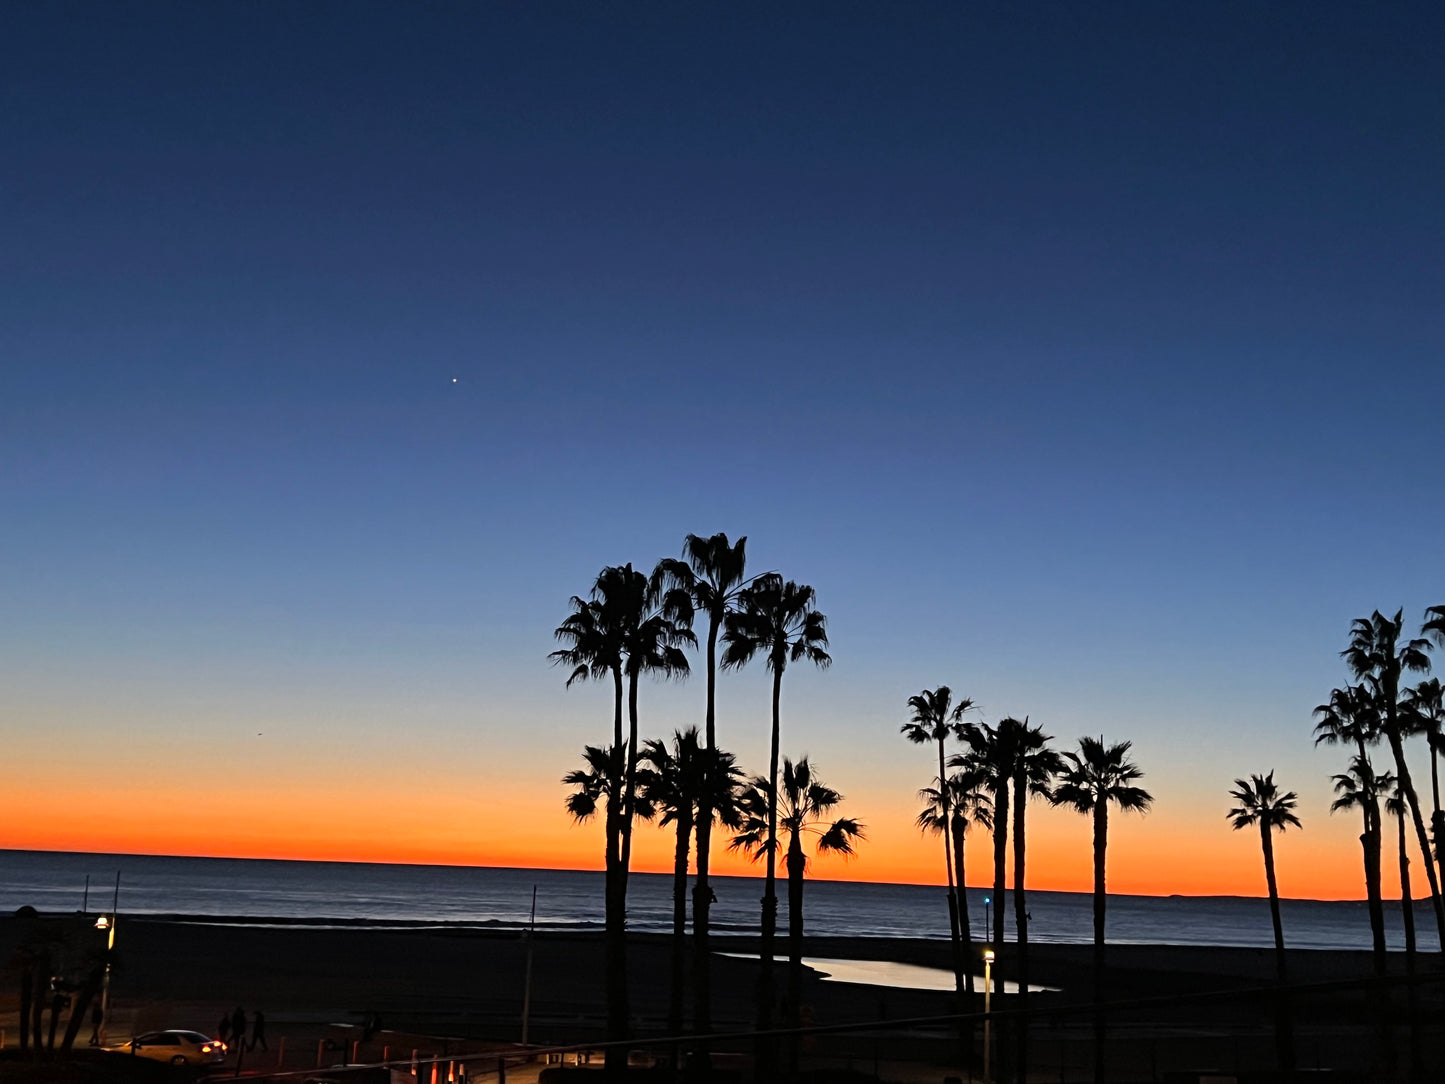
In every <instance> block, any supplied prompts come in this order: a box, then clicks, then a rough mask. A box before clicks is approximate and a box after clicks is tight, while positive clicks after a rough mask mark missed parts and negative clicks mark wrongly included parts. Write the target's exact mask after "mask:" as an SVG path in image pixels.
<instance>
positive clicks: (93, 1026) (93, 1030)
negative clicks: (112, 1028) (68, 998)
mask: <svg viewBox="0 0 1445 1084" xmlns="http://www.w3.org/2000/svg"><path fill="white" fill-rule="evenodd" d="M103 1023H105V1006H104V1005H103V1004H102V1003H101V1002H100V1001H99V1000H93V1001H91V1003H90V1045H91V1046H99V1045H100V1025H101V1024H103Z"/></svg>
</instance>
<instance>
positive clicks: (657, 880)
mask: <svg viewBox="0 0 1445 1084" xmlns="http://www.w3.org/2000/svg"><path fill="white" fill-rule="evenodd" d="M117 873H119V874H120V908H119V909H120V913H121V914H122V915H125V914H133V915H161V914H166V915H171V914H175V915H188V916H205V917H210V918H214V919H217V920H225V919H227V918H248V919H275V920H279V921H287V922H288V923H295V922H304V923H307V924H310V925H327V924H337V923H347V922H357V921H364V922H370V923H378V924H388V925H395V926H416V925H431V924H437V923H448V924H455V925H461V926H478V927H496V928H502V929H506V928H519V927H521V926H524V925H525V924H526V922H527V920H528V911H529V908H530V906H531V901H532V888H533V886H534V885H535V886H536V889H537V927H538V929H554V930H562V929H591V928H597V929H600V928H601V926H602V874H601V873H597V872H588V871H577V870H543V869H504V868H492V867H482V866H403V865H380V864H369V863H359V862H291V861H274V860H267V859H251V858H173V857H161V856H149V855H121V854H76V853H68V852H58V851H4V850H0V912H10V911H14V910H15V909H16V908H18V907H21V906H24V905H27V904H28V905H30V906H32V907H35V908H36V909H37V910H40V911H76V910H79V909H80V908H81V905H82V896H83V892H84V886H85V881H86V877H87V875H88V876H89V878H90V897H89V909H90V910H91V911H92V912H95V911H102V910H105V911H108V910H109V909H110V904H111V898H112V893H113V892H114V887H115V879H116V874H117ZM714 890H715V892H716V894H717V899H718V902H717V905H716V906H715V907H714V909H713V917H714V922H715V923H716V928H717V932H718V934H719V935H722V936H726V935H728V934H746V933H752V932H755V931H756V928H757V923H758V899H759V897H760V896H761V894H762V881H761V879H758V878H748V877H716V878H714ZM989 895H991V894H990V893H989V892H987V891H986V890H984V889H976V888H970V889H969V890H968V907H969V915H970V918H971V920H972V925H973V930H974V934H975V936H976V937H979V938H982V935H983V929H984V914H985V906H984V899H985V897H987V896H989ZM779 897H780V901H781V908H782V911H783V914H782V915H781V916H780V922H782V923H784V924H785V923H786V920H787V915H786V910H787V899H786V891H785V890H784V886H783V885H782V883H781V882H780V884H779ZM1092 907H1093V902H1092V897H1091V896H1090V895H1089V894H1087V893H1076V892H1038V891H1031V892H1029V894H1028V908H1029V913H1030V915H1031V916H1032V918H1031V921H1030V925H1029V936H1030V938H1031V939H1032V940H1035V941H1046V942H1056V943H1072V944H1085V943H1088V942H1089V941H1091V940H1092V937H1093V925H1092V923H1093V918H1092V915H1093V912H1092ZM1281 910H1282V912H1283V923H1284V932H1285V942H1286V944H1287V945H1289V946H1290V947H1292V948H1316V949H1368V948H1369V947H1370V927H1369V919H1368V916H1367V913H1366V910H1365V904H1364V903H1363V902H1350V901H1346V902H1333V901H1319V900H1285V901H1283V903H1282V905H1281ZM1416 915H1417V920H1416V928H1417V930H1418V932H1419V937H1420V948H1421V949H1422V950H1424V951H1430V952H1433V951H1436V950H1437V947H1438V941H1437V938H1436V934H1435V928H1434V927H1435V923H1434V921H1433V917H1432V914H1431V912H1430V908H1429V904H1428V902H1426V903H1424V904H1418V903H1417V905H1416ZM671 916H672V878H671V877H669V876H666V875H663V874H649V873H634V874H633V875H632V877H631V880H630V882H629V891H628V925H629V928H631V929H634V930H640V931H650V932H667V931H668V930H670V929H671V922H672V917H671ZM805 918H806V924H807V925H806V929H807V932H809V933H812V934H820V935H833V936H839V937H931V938H947V936H948V910H947V904H946V902H945V898H944V894H943V890H942V889H941V888H938V887H931V886H925V885H895V884H866V883H862V882H853V881H809V882H808V885H807V890H806V894H805ZM1400 918H1401V914H1400V907H1399V904H1398V903H1392V904H1387V911H1386V926H1387V932H1388V936H1389V941H1390V946H1391V948H1403V941H1404V934H1403V931H1402V929H1401V923H1400ZM1006 919H1007V927H1006V928H1007V930H1008V931H1009V933H1008V937H1009V938H1010V939H1012V936H1013V935H1012V930H1013V901H1012V897H1011V896H1010V897H1009V899H1008V900H1007V903H1006ZM1108 933H1109V940H1110V942H1112V943H1117V944H1172V945H1238V946H1244V947H1258V948H1268V947H1271V946H1272V945H1273V943H1274V942H1273V934H1272V932H1271V929H1270V919H1269V904H1268V901H1266V900H1263V899H1256V898H1251V897H1239V896H1112V895H1111V896H1110V897H1109V911H1108Z"/></svg>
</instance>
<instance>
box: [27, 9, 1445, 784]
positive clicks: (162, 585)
mask: <svg viewBox="0 0 1445 1084" xmlns="http://www.w3.org/2000/svg"><path fill="white" fill-rule="evenodd" d="M772 7H773V6H772V5H758V6H736V5H727V6H724V5H718V6H716V7H715V8H711V9H710V8H707V7H706V6H703V5H656V6H649V5H602V4H577V5H542V4H535V5H534V4H528V5H510V6H502V5H489V6H488V5H468V6H463V5H457V6H453V7H446V6H442V5H428V6H426V7H425V8H423V7H422V6H420V5H394V6H379V5H368V4H345V5H343V4H313V5H304V6H303V5H280V4H278V5H256V4H204V5H194V4H191V5H177V6H174V7H167V6H165V5H161V4H154V5H145V6H139V7H136V6H126V7H117V6H114V5H108V4H98V5H27V6H23V7H17V8H12V9H11V10H9V11H7V12H6V13H5V15H4V17H3V20H4V25H3V35H0V36H3V39H4V44H3V46H0V48H3V62H0V93H3V97H0V500H3V505H4V514H3V523H4V529H3V532H0V612H3V619H0V647H3V652H0V654H3V656H4V658H3V659H0V674H3V676H4V679H5V680H4V685H5V690H4V691H3V692H0V708H3V710H4V711H5V712H6V713H7V715H8V717H9V718H10V720H11V721H13V722H15V723H21V724H24V723H31V724H34V723H36V722H39V721H45V722H46V724H47V725H49V726H53V727H61V728H66V727H68V728H71V730H70V731H67V733H71V734H72V736H74V737H75V738H76V739H77V741H78V743H79V744H82V745H83V744H84V741H83V739H84V735H85V734H87V733H89V732H90V731H89V729H88V728H91V727H94V726H97V725H102V724H104V723H105V722H106V721H107V720H109V721H111V722H114V723H117V724H123V725H125V726H128V727H132V728H136V727H139V728H141V730H142V731H144V733H146V734H148V735H149V737H147V738H145V739H144V740H145V741H157V742H164V741H167V740H170V739H171V738H172V737H173V736H175V735H185V736H186V737H187V738H188V739H189V737H191V736H196V735H207V734H213V733H215V732H217V730H218V729H219V730H221V731H224V730H225V728H226V727H232V726H233V727H237V728H239V731H244V732H247V733H249V731H250V729H252V728H251V726H250V723H251V722H252V721H253V720H254V719H255V718H258V717H267V718H272V719H277V718H281V719H285V720H287V721H288V722H287V724H286V725H287V726H290V727H291V728H292V730H291V733H292V735H293V736H294V738H295V740H296V742H297V743H298V745H297V747H296V748H297V749H298V750H299V749H303V748H310V746H309V745H308V744H307V743H308V742H311V743H323V744H324V742H325V741H330V740H331V738H330V737H328V736H327V735H331V734H332V732H331V731H326V733H325V734H324V735H323V734H322V732H321V731H320V730H307V727H308V726H312V727H320V728H322V729H323V730H324V725H323V723H321V722H318V721H317V720H319V719H321V718H323V717H325V718H331V717H332V716H333V715H334V716H335V719H336V720H337V721H336V722H335V726H336V727H338V728H342V729H345V728H348V727H352V728H359V729H360V731H361V732H362V733H372V732H378V733H379V732H382V731H384V730H386V729H387V728H388V727H390V726H393V725H394V724H395V720H396V718H397V713H401V714H403V715H405V714H406V713H407V712H412V711H416V710H418V709H417V705H418V704H419V703H422V702H434V704H436V705H441V706H438V707H436V710H435V712H434V713H433V715H434V717H433V716H427V718H426V720H425V721H424V722H422V723H418V728H419V729H418V731H417V732H418V733H419V734H421V735H423V736H425V735H432V736H434V737H436V740H437V743H438V747H439V748H440V747H443V746H444V745H445V742H444V741H443V740H442V739H443V738H447V739H450V737H451V736H454V735H456V734H460V733H470V734H477V733H480V734H482V735H484V736H485V735H494V736H496V740H497V741H499V742H502V743H503V744H504V745H506V747H507V748H508V749H509V750H510V749H513V748H515V749H517V750H519V751H523V752H525V753H526V755H527V756H528V757H531V758H538V757H541V756H542V754H541V752H540V750H541V748H542V746H541V745H540V744H537V745H529V744H528V741H529V740H532V739H526V738H524V737H519V736H518V735H519V734H521V733H524V732H525V731H526V730H527V726H530V727H533V728H534V730H535V732H536V733H538V734H541V735H542V736H543V737H544V738H545V741H546V742H547V743H555V745H556V747H557V748H559V749H566V750H570V749H572V748H574V747H575V746H576V745H578V744H580V743H581V741H582V740H583V739H584V738H595V737H598V736H600V735H598V734H596V733H594V731H595V729H596V728H595V725H594V724H595V718H594V716H595V714H596V712H597V711H598V710H601V711H602V712H603V714H604V715H605V706H604V705H602V704H600V703H596V704H594V703H593V701H592V699H590V694H588V695H582V694H579V693H578V692H577V691H576V690H574V691H572V692H569V693H566V694H563V693H561V692H560V691H559V689H558V684H559V683H558V681H557V675H556V674H555V673H554V672H552V671H550V670H548V669H547V668H546V667H545V666H544V665H542V664H541V662H540V660H541V658H542V656H543V654H544V653H545V652H546V651H547V650H548V649H549V647H550V644H549V642H548V634H549V632H550V629H551V627H552V625H554V624H555V623H556V620H557V619H559V618H560V617H561V616H562V613H563V611H564V606H565V600H566V597H567V595H569V594H570V593H572V592H574V591H579V590H582V589H584V588H585V586H586V585H587V582H588V580H589V578H590V576H591V575H593V574H594V573H595V571H596V569H597V568H598V567H599V566H600V565H602V564H603V563H611V562H620V561H623V560H628V559H631V560H634V561H637V562H639V563H644V562H650V561H651V560H653V559H655V557H657V556H659V555H662V554H664V553H667V554H670V553H673V552H675V550H676V548H677V546H678V545H679V543H680V540H681V537H682V535H683V534H684V533H686V532H687V531H696V532H700V533H710V532H712V531H714V530H727V531H729V532H731V533H735V534H736V533H747V534H749V535H750V536H752V539H753V547H754V549H753V552H754V554H755V557H756V561H757V563H758V566H759V567H776V568H779V569H781V570H783V571H784V572H786V573H788V574H789V575H792V576H794V577H797V578H799V579H804V580H807V581H809V582H812V583H814V584H815V585H816V586H817V588H818V590H819V594H820V600H821V603H822V605H823V608H824V609H825V610H827V611H828V612H829V614H830V615H831V616H832V619H833V624H834V631H835V640H836V647H837V650H836V652H835V654H836V656H837V659H838V663H839V665H838V666H837V667H836V668H835V670H834V672H833V673H832V674H829V675H827V676H826V677H822V678H818V679H816V680H815V679H813V678H807V679H802V678H800V679H799V680H800V684H799V689H800V693H799V697H798V700H799V703H798V706H797V710H798V712H799V718H800V719H801V720H802V721H801V722H800V723H799V724H798V725H799V727H800V728H801V730H800V734H802V735H803V736H805V737H807V738H808V739H810V740H812V741H813V742H814V743H815V744H816V745H817V746H818V747H820V748H821V747H822V745H823V743H824V742H825V741H828V742H839V741H841V742H842V748H843V749H844V750H845V751H844V752H839V753H834V754H833V756H834V759H835V760H837V759H844V758H846V757H852V756H857V757H859V758H872V757H875V756H882V755H885V754H886V755H887V756H890V757H892V756H894V755H895V754H896V756H897V758H899V760H900V761H901V762H903V763H907V764H911V761H909V760H908V759H907V758H908V756H909V753H908V751H907V749H906V748H903V747H901V746H900V747H899V748H898V749H896V750H895V749H894V745H895V744H896V743H895V742H894V739H893V737H892V736H891V734H890V731H891V729H892V728H893V724H894V723H895V722H896V719H895V716H898V715H900V714H901V703H902V699H903V698H904V697H905V696H906V695H907V694H908V693H910V692H912V691H916V690H917V689H918V688H920V687H922V686H923V685H925V684H935V683H938V682H941V681H950V682H952V683H953V684H954V685H955V686H957V687H960V688H963V689H965V690H968V691H975V692H976V693H977V695H978V697H979V698H980V699H981V700H983V702H984V705H985V708H986V709H988V710H989V711H990V713H991V714H995V715H996V714H998V713H1001V712H1020V713H1021V712H1024V711H1030V710H1032V711H1034V712H1035V714H1036V715H1037V716H1038V717H1039V718H1040V719H1041V720H1043V721H1045V722H1046V723H1047V725H1049V726H1050V727H1051V728H1053V729H1055V730H1056V731H1057V732H1058V733H1059V734H1060V735H1061V736H1065V737H1072V736H1073V735H1074V734H1075V733H1076V732H1078V731H1080V730H1084V729H1088V730H1097V729H1099V728H1101V727H1104V728H1107V729H1108V730H1110V731H1114V732H1119V733H1120V736H1126V734H1127V735H1133V736H1137V737H1138V739H1139V743H1140V746H1141V748H1142V749H1147V750H1148V751H1149V753H1150V755H1151V756H1152V758H1153V762H1154V764H1155V765H1156V770H1159V771H1160V772H1161V773H1162V772H1163V771H1164V764H1163V763H1161V762H1163V761H1166V760H1167V761H1169V762H1171V763H1178V764H1180V765H1187V766H1188V771H1189V773H1190V774H1191V779H1192V778H1193V774H1192V773H1193V772H1194V769H1195V768H1197V767H1198V765H1199V764H1200V763H1201V762H1200V761H1199V760H1198V759H1196V758H1204V760H1203V763H1204V764H1205V765H1206V766H1207V767H1208V769H1209V771H1211V772H1213V773H1214V774H1207V773H1205V775H1206V777H1205V778H1204V781H1203V782H1200V783H1199V786H1200V788H1201V790H1200V792H1199V793H1200V794H1201V795H1213V794H1215V793H1216V792H1218V791H1219V790H1220V783H1221V779H1220V778H1216V776H1221V778H1222V780H1223V783H1224V784H1226V785H1227V782H1228V778H1229V777H1230V776H1231V774H1232V773H1238V772H1241V771H1249V770H1255V769H1260V768H1266V767H1269V766H1271V765H1273V764H1277V765H1278V766H1279V767H1280V768H1281V770H1282V771H1285V770H1287V769H1292V773H1291V774H1294V775H1297V776H1299V777H1300V778H1299V779H1298V782H1299V784H1300V789H1302V790H1304V789H1305V784H1306V783H1307V782H1308V780H1307V779H1306V778H1305V776H1306V775H1308V774H1312V775H1314V776H1319V775H1320V773H1321V772H1322V771H1324V770H1326V769H1327V768H1328V767H1330V766H1331V765H1329V764H1327V763H1326V762H1325V761H1322V760H1319V759H1318V758H1316V757H1315V755H1314V754H1312V753H1310V751H1309V747H1308V737H1307V735H1308V711H1309V708H1310V707H1311V706H1312V705H1313V704H1315V703H1317V702H1318V701H1319V700H1320V699H1323V697H1324V695H1325V694H1326V693H1327V692H1328V689H1329V686H1330V685H1331V684H1334V683H1337V682H1338V681H1340V680H1341V679H1342V678H1343V674H1342V673H1341V672H1340V671H1339V668H1338V665H1337V662H1336V661H1335V659H1334V658H1333V652H1335V651H1336V650H1337V649H1338V647H1339V646H1342V640H1343V637H1344V633H1345V629H1346V627H1347V624H1348V620H1349V619H1350V618H1351V617H1353V616H1356V615H1357V614H1359V613H1362V612H1365V611H1368V610H1369V609H1371V608H1373V607H1375V606H1381V607H1390V608H1394V607H1396V606H1400V605H1404V606H1406V607H1407V611H1408V612H1409V613H1410V614H1411V616H1412V619H1415V618H1418V612H1419V610H1420V609H1422V608H1423V607H1424V606H1425V605H1427V604H1430V603H1439V602H1445V561H1442V548H1445V547H1442V544H1441V539H1442V532H1445V503H1442V500H1441V495H1442V494H1441V490H1442V486H1441V482H1440V459H1441V452H1442V443H1441V436H1442V432H1445V426H1442V424H1441V411H1442V404H1445V366H1442V364H1441V358H1442V346H1445V306H1442V304H1441V298H1442V296H1445V265H1442V253H1445V205H1442V199H1441V184H1442V178H1445V134H1442V133H1445V115H1442V114H1445V68H1442V66H1441V65H1440V63H1439V57H1438V50H1437V49H1436V45H1437V44H1438V43H1439V41H1440V40H1442V39H1441V37H1440V32H1441V30H1442V29H1445V27H1442V25H1441V19H1440V16H1439V13H1438V9H1436V10H1429V9H1426V8H1423V7H1422V8H1420V9H1417V10H1409V9H1374V8H1366V7H1365V6H1363V5H1360V6H1336V5H1311V6H1310V7H1309V8H1307V9H1306V8H1299V9H1292V10H1289V11H1270V10H1265V8H1266V5H1256V4H1241V5H1233V6H1231V5H1204V6H1196V7H1191V8H1188V9H1186V8H1185V6H1184V5H1155V4H1139V5H1089V6H1087V7H1085V6H1082V5H1057V6H1048V7H1019V6H1015V5H1007V6H998V7H994V6H973V5H962V4H950V5H938V6H931V5H924V4H919V5H883V4H876V5H864V4H829V5H819V6H816V7H804V6H788V7H787V9H786V10H784V11H777V10H772ZM454 379H455V381H456V382H455V383H453V380H454ZM750 686H751V683H749V688H750ZM801 690H807V693H806V695H805V694H804V693H803V692H802V691H801ZM693 692H695V690H694V691H693ZM693 692H678V691H670V692H668V693H665V694H662V700H661V701H660V702H661V703H667V704H669V705H672V704H675V705H677V706H678V710H679V711H691V710H692V709H691V706H690V705H692V703H693V699H695V697H694V695H693ZM746 695H747V696H749V697H750V696H751V695H752V694H751V692H749V693H747V694H746ZM428 697H431V698H433V699H432V701H428V700H427V698H428ZM747 703H752V701H751V700H748V701H747ZM298 704H305V705H311V706H312V707H311V708H307V709H305V710H302V709H299V708H297V706H296V705H298ZM482 705H486V707H485V712H491V713H492V714H491V715H488V717H487V718H488V722H487V723H486V724H485V725H478V724H477V721H476V720H477V716H478V713H479V712H483V711H484V709H483V707H482ZM313 708H314V710H313ZM740 710H741V709H740ZM308 712H311V714H308ZM368 712H370V713H371V714H368ZM579 712H581V713H584V714H586V713H589V712H590V713H593V714H590V715H586V718H585V719H579V717H578V716H579ZM328 713H331V714H328ZM509 713H510V714H509ZM523 716H525V717H526V718H527V719H529V720H530V722H529V723H528V724H527V726H523V725H521V717H523ZM670 722H671V721H669V725H670ZM146 727H152V728H153V729H152V730H146V729H145V728H146ZM428 727H430V728H432V729H428ZM739 727H740V728H742V724H741V723H740V724H739ZM809 728H811V729H809ZM255 729H261V728H260V727H256V728H255ZM657 729H659V730H660V729H662V726H661V725H659V726H658V727H657ZM753 729H756V728H753ZM275 732H276V733H277V734H278V735H279V734H280V733H282V732H283V731H282V729H281V728H280V727H279V724H278V729H277V730H276V731H275ZM840 733H841V734H842V735H843V738H841V739H840V738H839V737H838V735H839V734H840ZM137 740H140V739H137ZM419 740H420V739H419ZM428 740H430V739H428ZM480 740H485V738H483V739H480ZM536 740H537V741H538V742H540V741H541V740H542V739H540V738H539V739H536ZM875 742H881V743H882V745H881V747H880V748H881V749H882V750H883V752H880V753H876V754H875V752H874V751H873V749H874V743H875ZM343 744H346V742H343ZM735 744H737V745H738V746H740V747H742V748H744V750H745V751H747V752H751V751H752V748H753V745H755V744H758V743H757V741H756V740H755V735H753V733H752V729H747V730H746V732H745V734H742V733H740V734H739V736H738V738H737V740H736V743H735ZM34 755H36V756H37V757H38V756H41V755H42V752H41V750H39V749H37V750H36V751H35V753H34ZM547 755H548V756H550V757H551V758H552V759H546V760H545V763H544V764H542V766H541V768H539V772H540V775H539V778H542V779H545V780H551V779H552V778H555V776H556V775H557V774H559V772H560V767H559V766H558V765H561V764H562V761H561V760H558V762H557V764H555V765H554V764H553V762H552V760H555V759H557V758H559V757H563V756H565V755H570V753H565V754H564V753H553V752H550V750H549V752H548V754H547ZM1291 758H1294V759H1293V760H1292V759H1291ZM543 759H545V758H543ZM554 768H556V769H557V770H554ZM1181 770H1184V769H1182V768H1181ZM834 774H835V775H837V774H843V772H842V770H841V768H840V770H839V771H835V773H834ZM1183 785H1184V784H1182V783H1181V786H1183ZM1310 785H1314V784H1310ZM1317 789H1319V790H1322V786H1321V787H1317ZM549 800H550V796H549ZM1202 800H1204V799H1201V801H1202ZM1208 800H1209V801H1213V798H1209V799H1208Z"/></svg>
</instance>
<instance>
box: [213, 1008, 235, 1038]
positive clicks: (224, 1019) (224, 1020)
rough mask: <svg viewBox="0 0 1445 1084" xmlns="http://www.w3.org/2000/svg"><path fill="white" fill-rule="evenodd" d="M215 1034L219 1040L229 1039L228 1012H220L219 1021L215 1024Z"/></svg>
mask: <svg viewBox="0 0 1445 1084" xmlns="http://www.w3.org/2000/svg"><path fill="white" fill-rule="evenodd" d="M216 1036H217V1038H219V1039H220V1040H221V1042H223V1043H225V1042H230V1039H231V1017H230V1015H229V1014H228V1013H222V1014H221V1022H220V1023H219V1024H218V1025H216Z"/></svg>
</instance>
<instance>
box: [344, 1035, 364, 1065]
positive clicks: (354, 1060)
mask: <svg viewBox="0 0 1445 1084" xmlns="http://www.w3.org/2000/svg"><path fill="white" fill-rule="evenodd" d="M360 1063H361V1040H360V1039H357V1040H356V1041H355V1042H354V1043H352V1044H351V1061H349V1062H347V1064H348V1065H359V1064H360Z"/></svg>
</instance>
